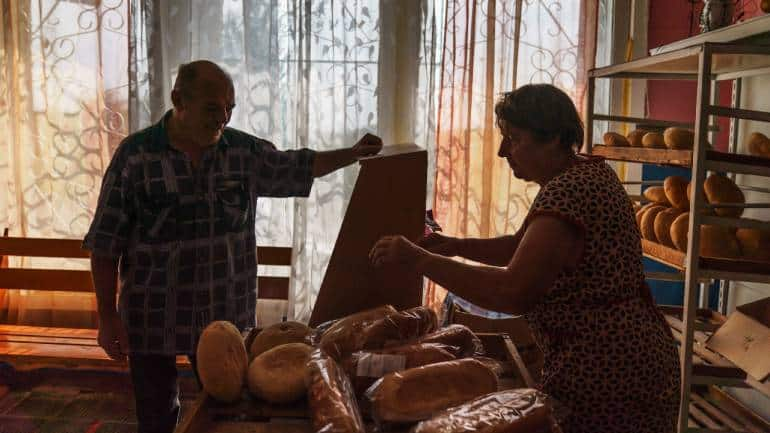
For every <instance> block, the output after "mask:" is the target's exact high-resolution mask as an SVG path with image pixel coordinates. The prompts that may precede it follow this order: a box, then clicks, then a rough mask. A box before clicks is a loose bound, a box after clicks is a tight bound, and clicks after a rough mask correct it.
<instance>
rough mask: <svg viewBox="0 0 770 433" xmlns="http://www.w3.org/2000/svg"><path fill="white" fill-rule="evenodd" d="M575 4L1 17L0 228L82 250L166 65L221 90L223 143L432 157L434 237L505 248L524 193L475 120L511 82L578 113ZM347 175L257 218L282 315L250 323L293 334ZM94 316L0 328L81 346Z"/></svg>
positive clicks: (9, 300) (24, 312)
mask: <svg viewBox="0 0 770 433" xmlns="http://www.w3.org/2000/svg"><path fill="white" fill-rule="evenodd" d="M517 4H518V6H517ZM590 4H592V1H591V0H586V1H581V2H577V1H574V2H573V1H550V2H544V1H541V0H518V1H517V0H478V1H474V2H465V1H457V0H347V1H341V0H340V1H330V0H282V1H277V0H165V1H157V0H156V1H152V0H101V1H98V0H96V1H95V0H89V1H80V2H75V1H67V0H57V1H54V0H38V1H30V0H0V19H1V20H2V22H1V24H2V25H1V26H0V182H3V183H5V184H6V185H7V186H8V187H7V188H2V189H0V224H1V225H0V227H9V228H10V234H11V235H12V236H27V237H67V238H81V237H82V236H83V235H84V234H85V232H86V230H87V228H88V225H89V223H90V220H91V216H92V213H93V209H94V206H95V204H96V199H97V195H98V191H99V185H100V182H101V176H102V173H103V172H104V170H105V168H106V167H107V164H108V163H109V160H110V157H111V155H112V153H113V152H114V150H115V148H116V147H117V145H118V143H119V142H120V140H121V139H122V138H123V137H125V136H126V135H127V134H128V133H129V132H133V131H136V130H138V129H141V128H143V127H146V126H148V125H150V124H151V123H153V122H155V121H157V120H158V119H159V118H160V116H161V115H162V114H163V112H164V111H165V110H167V109H168V108H170V107H171V103H170V100H169V98H170V96H169V95H170V90H171V86H172V84H173V81H174V78H175V75H176V69H177V67H178V66H179V64H180V63H183V62H188V61H190V60H192V59H199V58H206V59H210V60H213V61H215V62H218V63H220V64H221V65H222V66H223V67H224V68H225V69H227V70H228V71H229V72H230V73H231V74H232V76H233V78H234V81H235V89H236V103H237V108H236V110H235V113H234V115H233V119H232V121H231V126H233V127H236V128H239V129H243V130H245V131H247V132H249V133H252V134H255V135H258V136H261V137H264V138H266V139H269V140H271V141H273V142H274V143H275V144H276V146H277V147H279V148H281V149H291V148H298V147H305V146H307V147H311V148H314V149H318V150H326V149H333V148H337V147H340V146H349V145H352V144H353V143H354V142H355V140H356V139H357V138H358V137H360V136H361V135H362V134H363V133H364V132H369V131H371V132H375V133H378V134H380V135H381V136H383V138H384V139H385V142H386V144H392V143H399V142H415V143H417V144H418V145H420V146H423V147H425V148H427V149H428V150H429V155H430V160H429V164H430V165H429V173H430V174H429V179H428V198H429V203H428V208H431V207H434V208H435V215H436V218H437V220H438V221H439V223H441V224H442V225H443V226H444V228H445V229H446V230H447V231H448V232H449V233H452V234H457V235H464V236H495V235H499V234H503V233H512V232H513V230H514V229H515V228H516V227H518V225H519V224H520V222H521V219H522V218H523V216H524V213H525V212H526V209H527V207H528V205H529V203H530V201H531V199H532V197H533V196H534V194H535V193H536V190H535V189H534V188H533V187H532V185H527V184H523V183H521V182H518V181H516V180H514V179H512V178H511V176H510V174H509V171H508V170H507V169H506V167H504V166H503V165H502V164H501V163H500V161H499V160H498V159H497V158H496V157H495V154H496V150H497V149H496V146H497V142H498V136H497V131H496V130H495V128H494V124H493V115H492V111H491V107H492V105H493V103H494V100H495V98H496V97H497V95H498V94H499V93H500V92H502V91H505V90H509V89H511V88H513V87H515V86H516V85H517V84H521V83H526V82H553V83H555V84H557V85H559V86H561V87H563V88H565V90H567V91H568V92H569V93H570V94H572V95H575V97H576V100H577V99H579V98H580V93H579V91H580V89H581V85H582V84H581V81H582V78H581V77H579V76H577V75H576V74H577V72H576V71H580V70H583V68H584V66H587V65H588V64H587V63H582V62H583V60H582V59H583V58H593V57H591V56H590V54H589V55H587V56H586V55H584V52H585V48H586V47H590V45H591V44H590V42H589V43H584V39H585V38H584V37H581V35H583V36H585V35H590V34H591V33H590V32H584V31H581V29H586V28H588V29H590V28H591V24H590V23H589V21H590V20H588V19H587V18H590V17H591V16H592V15H591V13H586V10H587V9H590V8H589V7H587V6H586V5H590ZM517 8H518V9H517ZM519 10H520V12H519ZM518 16H521V20H520V25H519V26H518V27H517V19H516V18H517V17H518ZM594 16H595V15H594ZM517 29H518V30H517ZM517 35H519V36H517ZM518 39H520V42H519V43H518V44H517V40H518ZM589 39H590V38H589ZM517 46H518V51H517V48H516V47H517ZM433 173H435V176H434V175H433ZM356 175H357V167H356V166H351V167H348V168H346V169H344V170H341V171H338V172H335V173H333V174H331V175H329V176H326V177H324V178H322V179H319V180H317V182H316V183H315V185H314V187H313V191H312V193H311V196H310V197H309V198H308V199H288V200H287V199H263V200H261V201H260V203H259V206H258V213H259V218H258V224H257V226H256V227H255V230H256V233H257V237H258V242H259V243H260V244H265V245H283V246H289V245H290V246H292V247H293V249H294V254H295V258H294V266H293V271H292V275H291V276H292V286H291V290H290V293H291V295H290V300H289V302H288V304H287V303H285V302H284V303H280V302H279V303H260V306H259V309H260V314H261V316H262V317H261V319H259V320H260V323H262V324H266V323H270V322H273V321H276V320H281V319H282V318H283V317H287V318H290V319H291V318H294V319H297V320H306V319H307V318H308V317H309V315H310V312H311V309H312V305H313V302H314V300H315V296H316V294H317V290H318V288H319V287H320V285H321V281H322V279H323V275H324V272H325V268H326V264H327V263H328V260H329V257H330V254H331V250H332V248H333V245H334V241H335V239H336V237H337V233H338V230H339V226H340V224H341V221H342V215H343V214H344V212H345V206H346V203H347V199H348V197H349V196H350V193H351V190H352V187H353V185H354V182H355V179H356ZM434 183H435V184H436V188H435V194H434V187H433V185H434ZM434 197H435V200H434ZM12 265H22V266H28V267H69V268H79V269H87V266H88V264H87V261H69V262H67V263H61V262H53V261H49V260H46V259H35V260H27V261H25V262H24V263H12ZM260 272H263V273H266V272H271V270H270V269H266V270H260ZM441 299H442V293H441V291H440V290H437V289H436V288H431V289H430V290H429V291H428V292H427V297H426V301H427V302H428V303H438V302H440V300H441ZM94 309H95V304H94V297H93V295H91V294H66V293H55V294H54V293H51V292H48V293H45V292H21V291H18V290H0V320H2V321H6V322H12V323H23V324H34V325H41V326H43V325H50V326H83V327H89V326H94V325H95V318H94V314H93V311H94Z"/></svg>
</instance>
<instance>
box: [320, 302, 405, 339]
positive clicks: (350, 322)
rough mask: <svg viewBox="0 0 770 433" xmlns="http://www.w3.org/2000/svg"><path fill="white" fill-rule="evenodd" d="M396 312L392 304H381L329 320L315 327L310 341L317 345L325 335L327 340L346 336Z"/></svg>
mask: <svg viewBox="0 0 770 433" xmlns="http://www.w3.org/2000/svg"><path fill="white" fill-rule="evenodd" d="M396 313H398V310H396V309H395V308H393V306H392V305H381V306H379V307H375V308H370V309H368V310H364V311H359V312H358V313H354V314H350V315H348V316H345V317H342V318H339V319H334V320H329V321H328V322H324V323H321V324H320V325H318V326H317V327H316V328H315V332H314V333H313V335H312V336H311V339H310V342H311V344H313V345H314V346H317V345H319V344H320V343H321V340H322V339H323V338H324V337H325V338H326V339H327V340H334V339H340V338H346V337H347V336H348V334H350V333H355V332H358V331H359V330H360V329H361V328H362V327H363V326H365V325H366V324H368V323H370V322H372V321H374V320H378V319H381V318H383V317H385V316H387V315H389V314H396Z"/></svg>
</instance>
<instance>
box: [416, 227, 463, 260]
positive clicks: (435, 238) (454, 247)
mask: <svg viewBox="0 0 770 433" xmlns="http://www.w3.org/2000/svg"><path fill="white" fill-rule="evenodd" d="M461 244H462V240H461V239H457V238H454V237H451V236H446V235H443V234H441V233H439V232H433V233H430V234H428V235H427V236H425V237H424V238H422V239H420V241H419V242H417V245H419V246H420V247H422V248H425V249H426V250H428V251H430V252H432V253H435V254H439V255H442V256H446V257H454V256H459V255H460V245H461Z"/></svg>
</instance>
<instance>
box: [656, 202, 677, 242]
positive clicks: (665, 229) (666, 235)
mask: <svg viewBox="0 0 770 433" xmlns="http://www.w3.org/2000/svg"><path fill="white" fill-rule="evenodd" d="M681 214H682V211H680V210H679V209H676V208H668V209H666V210H664V211H661V212H658V215H657V216H656V217H655V223H654V228H655V237H656V238H657V240H658V243H660V244H662V245H665V246H667V247H671V248H674V242H673V241H672V240H671V232H670V231H671V224H672V223H673V222H674V220H675V219H676V218H677V217H678V216H679V215H681Z"/></svg>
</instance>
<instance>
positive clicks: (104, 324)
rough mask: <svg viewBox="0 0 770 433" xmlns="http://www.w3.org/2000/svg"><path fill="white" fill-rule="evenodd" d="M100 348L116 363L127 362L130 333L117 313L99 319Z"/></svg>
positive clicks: (98, 339)
mask: <svg viewBox="0 0 770 433" xmlns="http://www.w3.org/2000/svg"><path fill="white" fill-rule="evenodd" d="M97 341H98V343H99V346H100V347H101V348H102V349H104V352H105V353H106V354H107V356H109V357H110V358H112V359H114V360H115V361H125V359H126V355H127V354H128V333H127V332H126V327H125V326H124V325H123V320H121V319H120V316H119V315H118V314H117V313H114V314H109V315H106V316H105V317H102V316H100V317H99V336H98V338H97Z"/></svg>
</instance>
